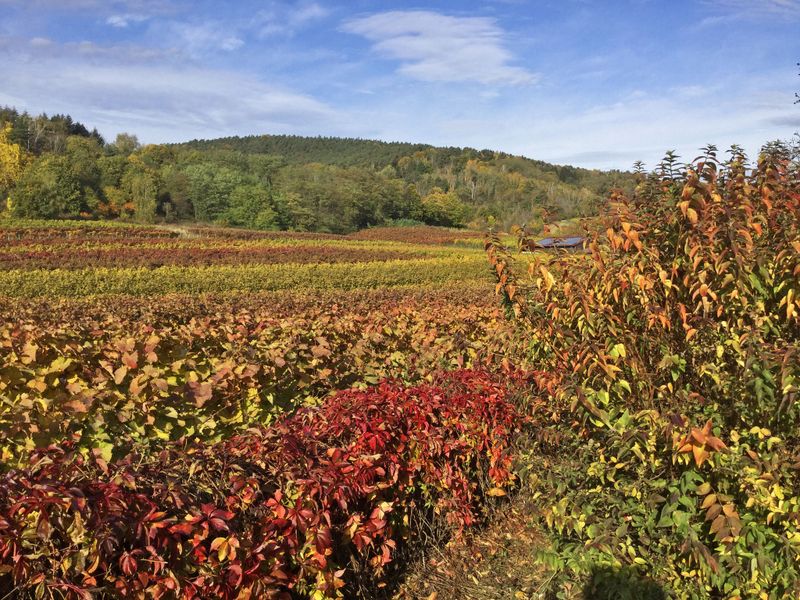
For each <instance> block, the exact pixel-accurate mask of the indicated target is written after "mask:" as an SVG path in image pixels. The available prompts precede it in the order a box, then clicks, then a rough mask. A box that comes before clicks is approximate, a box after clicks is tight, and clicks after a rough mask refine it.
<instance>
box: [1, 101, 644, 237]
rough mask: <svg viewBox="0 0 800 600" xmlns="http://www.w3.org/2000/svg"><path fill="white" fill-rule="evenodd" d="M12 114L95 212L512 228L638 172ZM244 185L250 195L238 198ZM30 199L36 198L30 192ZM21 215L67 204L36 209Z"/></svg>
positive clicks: (249, 223) (307, 226) (262, 223)
mask: <svg viewBox="0 0 800 600" xmlns="http://www.w3.org/2000/svg"><path fill="white" fill-rule="evenodd" d="M4 122H8V123H9V126H10V127H11V130H10V134H9V140H10V142H11V143H16V144H17V145H18V146H19V147H20V148H21V149H22V150H23V151H24V150H25V149H26V148H27V149H28V150H29V151H31V152H32V153H33V154H35V155H41V156H44V155H50V154H54V155H58V156H68V157H69V159H68V162H65V163H59V164H58V166H59V168H61V167H63V168H70V169H71V170H73V171H74V173H73V175H74V176H76V177H77V178H78V180H79V181H80V185H81V195H82V198H81V202H80V203H81V211H80V212H82V213H85V216H88V217H100V218H116V217H133V218H136V219H139V220H141V221H144V222H152V221H153V220H161V219H165V220H168V221H175V220H198V221H202V222H215V221H220V222H223V223H229V224H231V225H235V226H237V227H249V228H257V229H273V228H276V227H277V228H280V229H284V230H294V231H323V232H333V233H342V234H344V233H349V232H352V231H356V230H360V229H363V228H366V227H374V226H380V225H386V224H391V223H394V222H396V221H398V220H411V221H423V222H425V223H427V224H432V225H446V226H453V225H458V226H462V225H464V224H466V223H469V222H472V223H475V224H479V225H481V226H482V224H483V222H484V220H485V219H486V218H487V217H490V216H491V217H494V218H495V219H497V220H499V222H500V223H501V224H503V225H508V224H511V223H513V222H515V221H519V220H521V221H526V222H528V221H532V220H541V218H542V216H543V215H544V214H545V213H546V214H547V215H549V216H550V217H555V218H570V217H575V216H586V215H590V214H594V213H595V212H596V210H597V205H598V202H599V199H600V197H601V195H604V194H605V193H606V192H607V191H608V190H609V189H611V187H613V186H614V185H631V184H632V181H633V180H632V178H631V177H630V176H629V175H628V174H623V173H618V172H611V173H602V172H599V171H588V170H585V169H576V168H573V167H559V166H554V165H548V164H547V163H543V162H540V161H532V160H529V159H526V158H523V157H515V156H510V155H507V154H503V153H499V152H492V151H487V150H482V151H476V150H473V149H470V148H434V147H432V146H426V145H420V144H403V143H385V142H377V141H369V140H353V139H338V138H302V137H293V136H261V137H249V138H223V139H220V140H211V141H201V142H197V141H196V142H190V143H187V144H179V145H148V146H144V147H142V146H141V145H140V144H139V142H138V140H137V138H136V136H134V135H130V134H119V135H118V136H117V138H116V140H115V141H114V143H111V144H108V145H104V143H103V140H102V138H101V137H100V136H99V135H97V134H96V132H92V133H90V132H89V131H88V130H86V128H85V127H84V126H83V125H81V124H79V123H74V122H72V120H71V119H70V118H69V117H62V116H56V117H52V118H49V117H46V116H44V115H43V116H41V117H36V118H32V117H30V116H28V115H25V114H22V115H20V114H19V113H17V112H16V111H14V110H13V109H0V123H4ZM143 170H144V171H146V172H147V173H148V174H149V175H148V178H144V177H142V176H141V172H142V171H143ZM132 173H136V174H137V175H133V174H132ZM153 179H154V180H155V181H153ZM15 181H16V178H15ZM153 185H155V186H156V187H157V191H156V192H155V194H156V198H155V206H153V202H154V200H153ZM7 187H8V185H7ZM239 187H247V188H248V189H249V192H248V193H246V194H245V193H244V192H241V191H240V192H239V193H237V194H236V195H234V190H236V189H237V188H239ZM256 187H258V188H260V189H258V190H256V189H255V188H256ZM134 188H135V189H134ZM12 191H13V190H12ZM12 195H13V194H12ZM256 198H257V200H256ZM421 198H425V202H424V206H423V201H422V200H421ZM25 199H26V202H27V203H28V204H30V202H29V201H30V199H31V197H30V196H29V195H26V196H25ZM43 203H44V204H47V202H46V201H43ZM34 204H35V202H34ZM273 213H274V214H273ZM22 214H25V215H31V216H32V215H39V216H47V218H52V217H53V216H59V215H61V214H62V213H58V212H56V213H53V211H52V210H51V209H50V208H49V207H48V206H42V207H36V206H32V207H30V208H26V210H25V212H24V213H22ZM63 216H75V215H70V213H63Z"/></svg>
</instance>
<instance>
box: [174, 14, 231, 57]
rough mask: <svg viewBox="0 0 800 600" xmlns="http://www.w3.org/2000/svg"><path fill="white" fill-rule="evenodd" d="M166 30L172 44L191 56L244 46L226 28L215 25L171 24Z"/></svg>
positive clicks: (228, 50) (227, 50)
mask: <svg viewBox="0 0 800 600" xmlns="http://www.w3.org/2000/svg"><path fill="white" fill-rule="evenodd" d="M168 29H169V32H170V35H171V38H170V39H171V41H172V43H174V44H175V45H176V46H177V47H179V48H181V49H182V50H185V51H186V52H188V53H189V54H192V55H198V54H205V53H207V52H213V51H215V50H224V51H226V52H230V51H232V50H238V49H239V48H241V47H242V46H243V45H244V40H242V39H241V38H240V37H238V36H237V35H236V34H235V33H233V34H232V33H231V30H230V29H229V28H228V27H225V26H223V25H219V24H216V23H210V22H209V23H184V22H173V23H171V24H170V25H169V26H168Z"/></svg>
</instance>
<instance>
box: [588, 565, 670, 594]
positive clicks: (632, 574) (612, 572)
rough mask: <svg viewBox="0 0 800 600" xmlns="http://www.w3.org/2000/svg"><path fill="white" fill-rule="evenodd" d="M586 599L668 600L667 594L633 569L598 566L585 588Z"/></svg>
mask: <svg viewBox="0 0 800 600" xmlns="http://www.w3.org/2000/svg"><path fill="white" fill-rule="evenodd" d="M583 597H584V598H586V600H667V594H666V593H665V592H664V590H663V589H661V587H660V586H659V585H658V584H657V583H655V582H654V581H652V580H650V579H646V578H643V577H641V575H639V574H638V573H636V571H634V570H633V569H613V568H610V567H598V568H596V569H595V570H594V572H593V573H592V577H591V579H589V581H588V582H587V584H586V586H585V587H584V588H583Z"/></svg>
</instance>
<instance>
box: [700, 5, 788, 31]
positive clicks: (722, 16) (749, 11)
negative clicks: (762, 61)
mask: <svg viewBox="0 0 800 600" xmlns="http://www.w3.org/2000/svg"><path fill="white" fill-rule="evenodd" d="M705 4H706V5H707V6H708V7H709V8H711V9H714V10H716V11H717V12H718V13H719V14H716V15H714V16H711V17H707V18H706V19H703V21H702V22H701V25H716V24H720V23H725V22H728V21H739V20H746V19H781V20H785V19H788V20H791V21H794V20H798V19H800V0H705Z"/></svg>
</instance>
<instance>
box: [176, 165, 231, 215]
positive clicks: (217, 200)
mask: <svg viewBox="0 0 800 600" xmlns="http://www.w3.org/2000/svg"><path fill="white" fill-rule="evenodd" d="M185 172H186V175H187V177H188V178H189V190H190V195H191V200H192V206H193V207H194V217H195V219H197V220H198V221H207V222H208V221H214V220H216V219H217V218H219V217H220V216H221V215H222V214H223V213H224V212H225V211H226V210H227V208H228V206H230V196H231V194H232V193H233V190H234V189H236V187H237V186H239V185H241V184H243V183H244V176H243V175H242V174H241V173H239V172H237V171H234V170H232V169H229V168H228V167H218V166H216V165H213V164H210V163H203V164H199V165H192V166H190V167H188V168H187V169H186V171H185Z"/></svg>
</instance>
